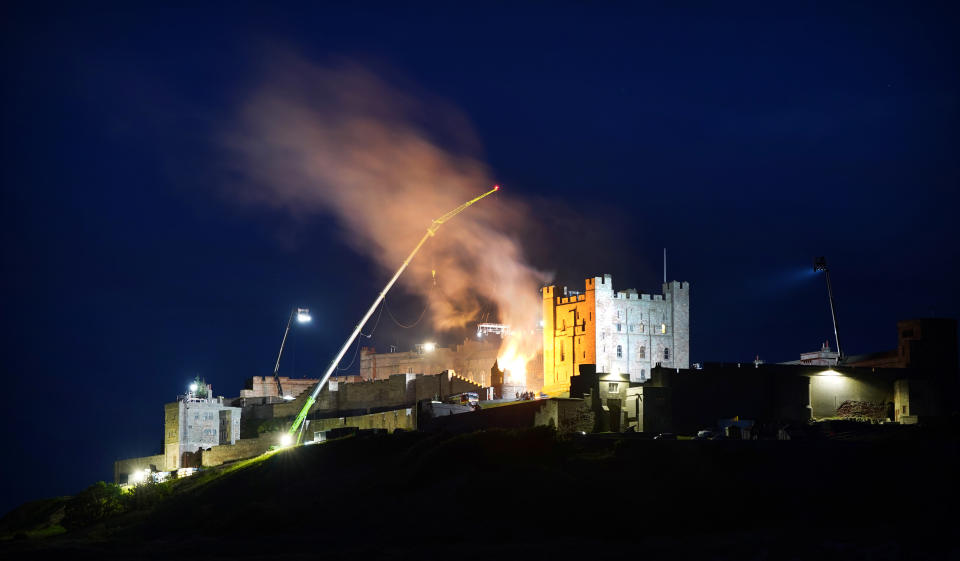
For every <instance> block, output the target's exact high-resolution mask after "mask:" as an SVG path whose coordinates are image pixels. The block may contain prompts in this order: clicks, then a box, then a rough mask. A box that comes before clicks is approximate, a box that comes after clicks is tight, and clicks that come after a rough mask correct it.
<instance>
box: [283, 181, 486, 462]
mask: <svg viewBox="0 0 960 561" xmlns="http://www.w3.org/2000/svg"><path fill="white" fill-rule="evenodd" d="M499 190H500V186H499V185H494V186H493V189H490V190H489V191H487V192H486V193H484V194H482V195H480V196H479V197H476V198H474V199H471V200H469V201H467V202H465V203H463V204H462V205H460V206H458V207H457V208H455V209H453V210H451V211H450V212H448V213H446V214H444V215H443V216H441V217H440V218H437V219H435V220H434V221H433V222H432V223H431V224H430V227H429V228H427V233H426V234H424V235H423V237H422V238H420V243H418V244H417V246H416V247H414V248H413V251H411V252H410V255H408V256H407V258H406V259H405V260H404V262H403V264H402V265H400V268H399V269H397V272H396V273H394V274H393V277H392V278H391V279H390V282H388V283H387V286H385V287H384V288H383V290H381V291H380V295H379V296H377V298H376V300H374V301H373V304H372V305H371V306H370V309H369V310H367V313H366V314H364V316H363V318H362V319H361V320H360V323H358V324H357V326H356V327H355V328H354V329H353V333H351V334H350V337H348V338H347V341H346V342H345V343H344V344H343V346H342V347H341V348H340V352H338V353H337V356H336V357H335V358H334V359H333V361H332V362H331V363H330V366H328V367H327V371H326V372H324V374H323V377H322V378H320V381H319V382H317V385H316V386H314V388H313V391H312V392H310V396H309V397H308V398H307V400H306V401H305V402H304V404H303V408H302V409H300V412H299V413H298V414H297V417H296V419H294V421H293V424H292V425H290V430H289V431H288V432H287V434H285V435H284V437H283V442H282V444H284V445H289V444H292V443H293V435H294V434H297V437H296V442H297V444H299V443H300V440H301V438H302V436H303V431H302V430H300V428H301V426H302V425H303V421H304V419H306V418H307V413H309V412H310V408H311V407H312V406H313V404H314V402H316V400H317V396H318V395H320V390H322V389H323V386H324V384H326V383H327V380H328V379H329V378H330V375H331V374H333V371H334V370H335V369H336V368H337V365H338V364H340V360H342V359H343V355H345V354H346V353H347V349H349V348H350V346H351V345H352V344H353V341H354V340H355V339H356V338H357V335H358V334H359V333H360V330H361V329H362V328H363V326H364V324H366V323H367V320H369V319H370V316H372V315H373V312H374V311H375V310H376V309H377V306H379V305H380V302H382V301H383V299H384V297H385V296H386V295H387V292H389V290H390V289H391V288H392V287H393V284H394V283H395V282H397V279H398V278H400V275H401V274H402V273H403V271H404V270H405V269H406V268H407V265H409V264H410V261H412V260H413V257H414V256H415V255H416V254H417V252H418V251H420V248H421V247H423V244H425V243H426V242H427V240H428V239H429V238H430V237H432V236H433V235H434V234H436V233H437V230H439V229H440V226H442V225H443V224H444V223H445V222H447V221H449V220H450V219H451V218H453V217H454V216H456V215H458V214H460V213H461V212H463V211H464V210H466V209H467V207H469V206H470V205H472V204H474V203H476V202H477V201H479V200H480V199H483V198H484V197H487V196H488V195H492V194H493V193H496V192H497V191H499Z"/></svg>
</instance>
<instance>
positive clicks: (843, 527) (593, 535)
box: [0, 429, 960, 559]
mask: <svg viewBox="0 0 960 561" xmlns="http://www.w3.org/2000/svg"><path fill="white" fill-rule="evenodd" d="M958 450H960V448H958V441H957V439H956V438H955V437H952V436H950V435H949V434H943V433H937V434H928V435H924V436H923V437H919V438H914V439H912V440H906V441H905V440H904V439H902V438H895V439H890V440H873V441H870V442H851V441H829V440H826V441H808V442H797V441H792V442H778V441H745V442H740V441H652V440H641V439H634V438H626V437H619V436H616V437H607V438H596V437H585V438H584V437H581V438H573V439H563V438H558V437H557V436H556V435H555V434H554V433H553V432H551V431H550V430H547V429H531V430H524V431H485V432H477V433H471V434H464V435H445V434H423V433H397V434H393V435H371V436H357V437H350V438H345V439H342V440H338V441H332V442H328V443H325V444H321V445H316V446H308V447H302V448H298V449H293V450H285V451H281V452H279V453H275V454H273V455H269V456H265V457H261V458H257V459H255V460H251V461H247V462H242V463H239V464H235V465H231V466H224V467H222V468H221V469H216V470H208V471H206V472H204V473H203V474H201V475H198V476H195V477H192V478H188V479H184V480H181V481H176V482H172V483H167V484H162V485H160V486H149V488H144V489H142V490H138V493H140V496H136V494H133V495H130V496H126V497H123V496H121V497H120V498H118V499H117V505H118V506H117V505H115V506H116V509H115V510H111V509H112V508H114V507H111V506H110V504H111V503H110V500H111V499H110V498H109V496H108V495H109V493H108V492H104V493H101V494H99V495H97V494H96V493H94V491H97V489H96V488H95V489H94V490H93V491H91V493H93V495H94V496H93V498H94V499H96V500H93V501H90V502H91V503H92V504H97V505H101V504H102V505H106V506H104V507H103V509H101V510H96V509H93V510H91V509H86V510H83V509H80V508H79V507H77V506H76V505H73V506H71V501H72V500H73V499H70V500H68V499H51V501H53V502H46V503H44V502H37V503H29V504H28V505H24V506H23V507H21V508H20V509H18V510H16V511H14V512H12V513H10V514H9V515H7V516H6V517H4V519H3V520H2V521H0V528H7V529H8V530H9V528H12V527H14V526H16V524H13V522H14V520H13V519H12V518H11V517H13V518H15V519H16V521H18V523H19V524H20V527H21V528H26V527H28V526H30V524H31V520H32V521H33V522H35V523H34V526H33V527H32V528H33V529H38V528H37V526H38V525H39V523H36V522H38V521H39V520H41V519H44V517H46V520H49V519H50V513H51V512H53V511H55V510H56V508H61V509H62V510H64V512H65V514H64V516H63V518H62V520H61V522H62V524H63V527H64V528H65V529H66V530H67V531H66V532H65V533H63V534H61V535H57V536H52V537H47V538H45V539H39V538H37V537H32V538H31V537H28V536H25V535H21V536H20V539H15V540H14V539H11V540H8V541H6V542H4V543H3V545H0V555H4V556H6V555H14V556H16V555H23V556H26V555H37V554H49V555H54V554H56V555H64V554H65V555H68V556H71V557H87V556H88V557H97V558H111V557H137V558H147V559H151V558H155V559H166V558H174V557H176V558H179V559H191V558H201V557H202V558H206V559H209V558H211V556H212V557H213V558H220V557H223V558H226V557H229V558H231V559H237V558H242V559H259V558H264V559H267V558H291V559H300V558H312V557H313V556H321V555H322V556H325V557H326V556H333V557H357V556H373V557H375V558H384V557H386V558H390V557H397V558H406V557H410V556H412V555H418V556H420V555H422V556H426V557H435V556H437V555H439V554H446V553H449V554H451V555H452V556H454V557H458V558H463V557H466V558H488V557H489V556H490V555H496V554H511V555H513V554H518V555H519V554H526V553H529V554H531V555H533V554H537V555H542V554H543V553H544V552H545V551H551V552H556V553H564V554H575V555H581V554H582V555H586V556H590V557H592V556H596V555H607V554H617V555H621V554H622V555H639V554H640V553H642V554H643V555H642V556H643V557H645V558H649V557H654V558H656V557H658V556H661V557H664V558H677V557H682V556H689V557H691V558H705V557H707V558H709V557H717V556H722V557H724V558H737V557H743V556H749V557H751V558H752V557H755V556H756V555H757V552H758V551H760V552H766V553H767V555H769V556H772V557H777V556H779V555H777V554H778V553H781V554H783V553H788V554H789V555H790V556H795V555H798V554H799V557H800V558H809V557H823V556H833V554H836V553H837V552H843V557H844V558H847V559H849V558H854V559H857V558H884V557H883V555H886V553H884V554H883V555H880V556H879V557H878V556H877V555H878V551H879V550H877V548H878V547H879V548H880V550H882V551H881V553H882V552H900V553H906V552H912V553H916V554H923V553H924V552H927V553H930V554H932V555H939V554H942V553H944V552H949V548H950V547H956V546H951V544H950V542H949V541H947V540H946V539H945V538H943V536H946V535H949V534H942V533H941V532H945V531H946V529H947V525H948V523H949V521H950V520H952V518H944V517H941V516H939V515H938V514H936V510H935V509H934V508H932V507H933V506H935V505H937V504H941V505H954V507H955V505H956V504H957V498H958V497H960V494H958V488H957V482H956V474H957V473H958V472H960V470H958V468H960V462H958ZM108 487H109V486H108ZM79 496H80V495H78V497H79ZM104 497H106V498H104ZM88 498H89V497H88ZM97 501H101V502H97ZM104 501H105V502H104ZM31 505H32V506H31ZM55 505H59V507H57V506H55ZM78 513H81V514H86V515H88V518H86V519H84V520H86V521H87V523H86V524H77V523H76V522H75V521H72V520H71V515H73V516H76V515H78ZM5 554H6V555H5ZM729 554H733V556H730V557H728V555H729ZM897 555H899V553H898V554H897ZM908 557H913V556H912V555H911V556H908ZM10 558H13V557H10ZM891 558H898V557H897V556H895V557H891Z"/></svg>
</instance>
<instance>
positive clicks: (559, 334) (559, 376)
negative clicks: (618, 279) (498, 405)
mask: <svg viewBox="0 0 960 561" xmlns="http://www.w3.org/2000/svg"><path fill="white" fill-rule="evenodd" d="M598 280H602V279H599V278H593V279H587V280H586V290H585V291H584V292H583V293H572V292H571V293H568V291H567V289H566V288H564V289H563V292H562V293H561V294H557V291H556V287H555V286H545V287H543V288H542V289H541V294H542V296H543V389H542V390H541V391H543V392H545V393H548V394H550V395H556V394H560V393H563V392H566V391H569V389H570V377H571V376H575V375H577V373H578V372H579V370H580V365H581V364H595V363H596V352H597V350H596V339H595V337H593V333H594V332H595V327H594V326H595V323H596V319H595V317H594V316H595V308H596V303H595V287H596V282H597V281H598Z"/></svg>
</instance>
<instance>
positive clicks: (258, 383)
mask: <svg viewBox="0 0 960 561" xmlns="http://www.w3.org/2000/svg"><path fill="white" fill-rule="evenodd" d="M319 381H320V379H319V378H288V377H287V376H280V385H281V386H283V393H285V394H286V395H291V396H293V397H297V396H299V395H300V394H301V393H303V392H309V391H310V390H312V389H313V386H315V385H317V382H319ZM246 386H247V387H246V388H244V389H242V390H240V397H247V398H253V397H283V396H281V395H279V394H278V393H277V381H276V380H274V379H273V376H254V377H252V378H249V379H247V384H246Z"/></svg>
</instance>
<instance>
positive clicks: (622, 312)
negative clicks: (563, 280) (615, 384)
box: [542, 275, 690, 395]
mask: <svg viewBox="0 0 960 561" xmlns="http://www.w3.org/2000/svg"><path fill="white" fill-rule="evenodd" d="M689 288H690V284H689V283H686V282H677V281H673V282H669V283H664V285H663V294H654V295H651V294H640V293H638V292H637V291H636V290H633V289H628V290H624V291H620V292H616V291H614V289H613V278H612V277H611V276H610V275H603V276H602V277H594V278H589V279H586V290H585V291H584V292H583V293H582V294H580V293H574V292H570V291H567V290H566V289H565V288H564V289H563V294H557V292H556V287H554V286H548V287H544V288H543V289H542V295H543V353H544V354H543V357H544V360H543V372H544V374H543V383H544V388H543V391H544V392H546V393H549V394H552V395H557V394H562V393H563V392H566V391H568V390H569V388H570V377H571V376H575V375H577V373H578V371H579V367H580V365H581V364H595V365H596V367H597V371H599V372H607V373H613V374H627V375H629V377H630V381H631V382H638V383H639V382H644V381H646V380H648V379H649V378H650V371H651V369H652V368H653V367H654V366H656V365H657V364H661V365H663V366H669V367H675V368H689V367H690V297H689Z"/></svg>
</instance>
